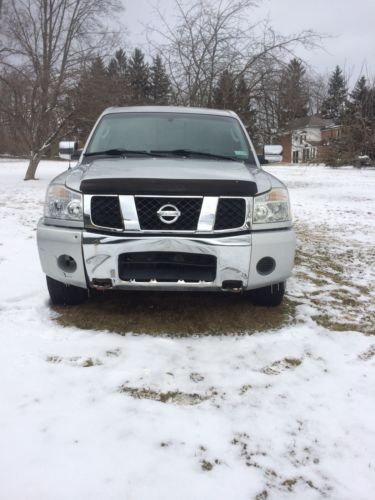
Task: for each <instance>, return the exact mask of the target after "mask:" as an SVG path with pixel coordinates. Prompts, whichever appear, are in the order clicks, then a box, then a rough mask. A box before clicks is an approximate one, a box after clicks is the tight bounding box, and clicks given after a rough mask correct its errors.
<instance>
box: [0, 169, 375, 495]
mask: <svg viewBox="0 0 375 500" xmlns="http://www.w3.org/2000/svg"><path fill="white" fill-rule="evenodd" d="M65 167H66V164H64V163H61V162H44V163H42V164H41V166H40V167H39V170H38V175H39V177H40V180H39V181H37V182H31V181H30V182H27V183H26V182H23V181H22V178H23V174H24V172H25V168H26V162H24V161H0V276H1V284H2V286H1V289H0V405H1V406H0V408H1V411H0V500H25V499H27V500H86V499H90V500H222V499H223V500H224V499H225V500H229V499H235V500H245V499H246V500H250V499H254V500H269V499H272V500H280V499H281V500H282V499H298V500H300V499H304V500H305V499H317V498H328V499H335V500H353V499H355V500H372V499H373V498H375V336H374V334H375V325H374V316H375V265H374V262H375V171H374V170H361V171H358V170H356V169H352V168H344V169H328V168H323V167H295V166H294V167H270V168H269V170H270V171H271V172H272V173H274V174H276V175H277V176H279V177H280V178H281V179H282V180H284V181H285V182H286V183H287V185H288V186H289V188H290V194H291V200H292V204H293V212H294V218H295V223H296V224H295V225H296V230H297V234H298V253H297V258H296V268H295V273H294V276H293V278H292V279H291V280H290V282H289V284H288V297H287V300H286V301H285V304H284V305H283V306H281V311H285V318H286V317H287V318H288V319H285V321H280V324H279V325H278V326H277V327H275V328H271V329H269V327H265V326H264V327H263V328H262V327H261V326H259V321H258V320H257V323H256V324H257V327H256V328H254V325H252V321H251V315H252V314H253V315H254V318H255V317H259V315H261V316H262V317H264V325H267V324H268V323H267V321H266V319H267V318H268V319H270V318H271V319H272V318H273V315H275V314H280V312H275V311H274V310H267V309H262V310H261V313H259V308H255V307H253V306H249V307H250V309H249V311H250V313H249V315H250V316H249V319H248V332H251V333H252V334H251V335H250V334H249V333H246V332H244V331H243V330H244V328H243V326H241V328H239V331H238V333H237V334H236V333H233V328H231V329H230V330H231V331H230V334H228V335H224V334H221V335H213V334H212V332H211V335H202V334H200V335H184V336H177V335H170V334H169V335H163V334H161V333H158V334H157V335H150V334H149V333H148V334H132V333H131V332H132V331H135V330H132V329H131V328H128V327H126V328H125V330H126V331H129V333H128V334H126V335H119V334H118V333H116V332H115V328H111V330H112V332H109V331H105V330H104V328H105V323H104V325H103V323H101V324H100V328H102V330H100V329H93V328H94V327H95V325H96V326H97V328H98V323H95V321H94V324H93V325H92V327H91V326H90V327H87V324H86V327H85V328H86V329H80V328H79V327H78V326H77V325H79V314H81V315H82V313H80V311H86V309H84V308H83V309H82V310H80V309H78V313H77V308H70V309H71V310H72V309H74V310H75V314H71V313H70V312H69V311H67V312H66V313H64V312H63V311H61V310H59V311H56V310H52V309H51V307H50V305H49V303H48V296H47V291H46V287H45V281H44V276H43V275H42V272H41V269H40V265H39V260H38V255H37V248H36V241H35V228H36V224H37V220H38V219H39V217H40V216H41V213H42V205H43V199H44V193H45V189H46V186H47V183H48V182H49V180H50V179H51V178H52V177H53V176H55V175H56V174H57V173H59V172H60V171H62V170H63V169H64V168H65ZM161 300H162V299H161ZM192 300H194V299H192ZM212 300H215V299H211V303H210V304H211V305H212ZM218 300H220V304H221V306H220V307H222V308H223V314H226V309H225V307H226V306H225V302H223V300H222V299H218ZM110 302H111V301H110V300H109V299H107V300H106V299H105V298H104V299H103V300H102V302H101V307H100V308H97V309H99V313H101V315H102V317H104V318H106V317H108V318H110V310H111V309H110V307H111V303H110ZM232 304H233V299H231V300H230V301H228V314H230V311H229V309H230V308H231V307H232ZM85 307H90V305H88V306H85ZM200 308H201V309H203V308H204V306H202V305H200V304H199V302H196V304H195V309H194V310H195V311H196V317H195V318H191V321H192V322H193V321H195V323H192V324H198V323H199V317H200V314H201V313H202V315H203V313H204V314H207V311H200ZM282 308H284V309H282ZM208 313H209V312H208ZM64 314H66V315H67V319H66V320H65V319H64ZM69 314H70V316H69ZM97 314H98V313H97ZM106 314H107V315H108V316H106ZM124 316H125V314H124ZM142 317H143V316H142ZM142 317H141V318H142ZM61 318H63V319H64V321H62V319H61ZM151 318H152V317H151ZM162 319H163V321H164V324H165V325H168V321H169V317H168V315H167V316H166V317H164V318H162ZM124 321H125V318H124ZM144 321H145V324H146V322H148V323H147V325H148V326H147V328H146V327H145V331H146V330H147V331H148V330H149V329H150V327H149V324H150V312H149V311H148V310H147V309H146V308H145V310H144ZM242 321H243V319H242ZM74 322H76V326H74V324H75V323H74ZM271 323H272V321H271ZM63 324H65V325H66V324H69V325H71V326H62V325H63ZM119 329H120V330H121V328H119ZM171 329H172V331H173V325H172V327H171V325H169V327H168V328H167V327H166V329H165V330H166V331H167V330H168V332H169V333H170V332H171ZM122 330H123V329H122ZM138 330H139V327H138ZM254 330H255V333H254ZM158 331H160V321H159V324H158ZM197 332H198V329H197ZM122 333H123V332H122ZM172 333H173V332H172ZM176 333H177V332H176ZM199 333H201V332H199Z"/></svg>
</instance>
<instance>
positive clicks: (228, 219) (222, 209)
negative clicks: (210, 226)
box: [214, 198, 246, 231]
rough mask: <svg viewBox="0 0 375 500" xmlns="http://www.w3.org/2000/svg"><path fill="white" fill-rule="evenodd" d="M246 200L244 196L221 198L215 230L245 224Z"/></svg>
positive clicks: (233, 227)
mask: <svg viewBox="0 0 375 500" xmlns="http://www.w3.org/2000/svg"><path fill="white" fill-rule="evenodd" d="M245 217H246V202H245V200H244V199H243V198H220V200H219V203H218V206H217V212H216V220H215V226H214V230H216V231H219V230H223V229H235V228H239V227H242V226H243V225H244V224H245Z"/></svg>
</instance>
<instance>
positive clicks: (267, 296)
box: [250, 282, 285, 307]
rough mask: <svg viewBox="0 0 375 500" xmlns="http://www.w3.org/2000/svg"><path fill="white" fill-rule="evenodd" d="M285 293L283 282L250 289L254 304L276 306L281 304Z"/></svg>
mask: <svg viewBox="0 0 375 500" xmlns="http://www.w3.org/2000/svg"><path fill="white" fill-rule="evenodd" d="M284 294H285V282H283V283H277V284H276V285H270V286H265V287H263V288H257V289H255V290H251V292H250V297H251V301H252V303H253V304H254V305H256V306H267V307H276V306H279V305H280V304H281V302H282V301H283V298H284Z"/></svg>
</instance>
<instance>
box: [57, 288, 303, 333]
mask: <svg viewBox="0 0 375 500" xmlns="http://www.w3.org/2000/svg"><path fill="white" fill-rule="evenodd" d="M53 309H54V311H56V312H57V313H58V316H57V318H56V321H57V322H58V323H60V324H61V325H63V326H75V327H78V328H82V329H90V330H107V331H110V332H113V333H118V334H121V335H125V334H126V333H137V334H140V333H145V334H150V335H163V334H164V335H170V336H181V337H183V336H189V335H194V334H196V335H221V334H224V335H231V334H241V333H243V334H245V333H246V334H251V333H255V332H258V331H264V330H270V329H277V328H280V327H281V326H283V325H286V324H291V323H292V322H293V321H294V318H295V305H294V303H293V302H292V301H290V300H288V298H287V297H286V298H285V299H284V302H283V304H282V305H281V306H279V307H275V308H264V307H256V306H254V305H252V304H251V302H250V299H249V297H247V296H245V295H240V294H232V293H213V292H206V293H204V292H193V293H185V292H179V293H173V292H157V293H156V292H149V291H147V292H139V291H137V292H135V291H132V292H119V291H117V292H110V291H109V292H105V293H99V294H96V295H95V296H94V297H92V298H91V299H90V300H89V301H87V302H86V303H84V304H81V305H80V306H72V307H54V308H53Z"/></svg>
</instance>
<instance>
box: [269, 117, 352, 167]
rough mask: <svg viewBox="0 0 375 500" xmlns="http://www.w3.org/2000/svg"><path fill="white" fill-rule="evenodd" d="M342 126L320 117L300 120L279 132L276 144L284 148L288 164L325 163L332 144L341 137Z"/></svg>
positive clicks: (284, 158)
mask: <svg viewBox="0 0 375 500" xmlns="http://www.w3.org/2000/svg"><path fill="white" fill-rule="evenodd" d="M341 131H342V130H341V126H340V125H335V124H334V123H333V122H332V120H325V119H323V118H321V117H320V116H318V115H313V116H307V117H306V118H298V119H296V120H294V121H293V122H291V123H290V124H289V125H288V126H287V127H286V128H285V129H284V130H283V131H281V132H279V133H278V135H277V139H276V138H275V141H274V142H275V143H276V142H277V144H281V145H282V146H283V161H284V162H287V163H307V162H316V163H318V162H323V161H324V159H325V158H326V157H327V153H328V150H329V146H330V143H331V142H332V140H334V139H338V138H339V137H340V136H341Z"/></svg>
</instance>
